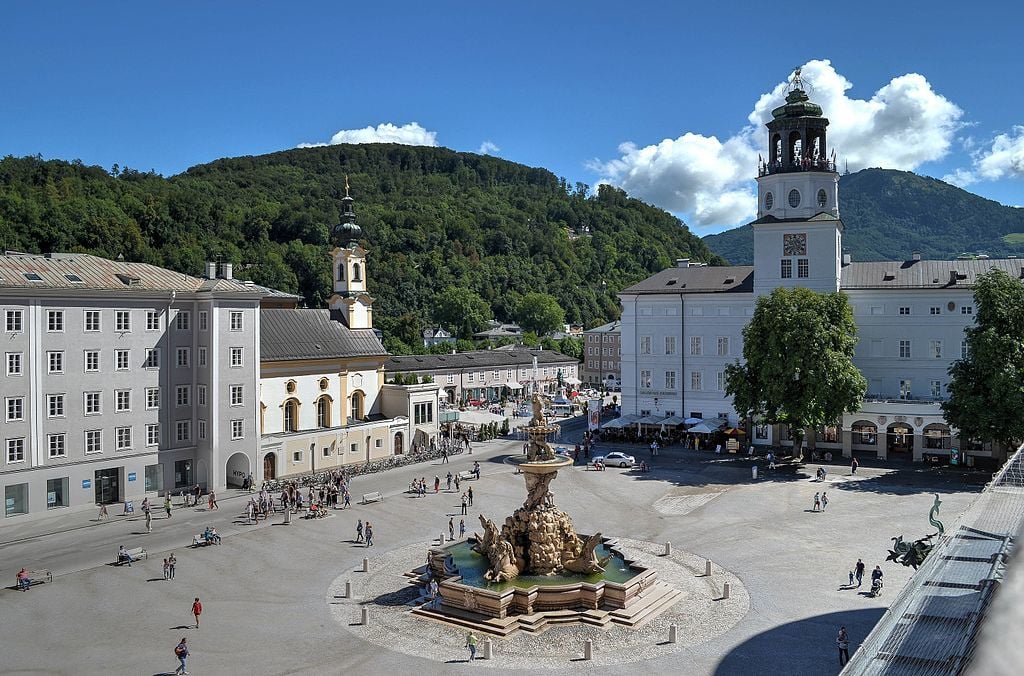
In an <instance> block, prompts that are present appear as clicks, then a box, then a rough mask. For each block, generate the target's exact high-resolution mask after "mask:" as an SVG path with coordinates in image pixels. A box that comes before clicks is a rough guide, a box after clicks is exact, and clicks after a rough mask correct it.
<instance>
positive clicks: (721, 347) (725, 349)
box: [718, 336, 729, 357]
mask: <svg viewBox="0 0 1024 676" xmlns="http://www.w3.org/2000/svg"><path fill="white" fill-rule="evenodd" d="M718 356H719V357H727V356H729V336H719V337H718Z"/></svg>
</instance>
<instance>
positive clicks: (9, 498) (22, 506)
mask: <svg viewBox="0 0 1024 676" xmlns="http://www.w3.org/2000/svg"><path fill="white" fill-rule="evenodd" d="M18 514H28V484H13V485H10V486H6V487H5V488H4V516H15V515H18Z"/></svg>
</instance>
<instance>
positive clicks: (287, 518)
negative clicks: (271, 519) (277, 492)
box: [284, 507, 292, 524]
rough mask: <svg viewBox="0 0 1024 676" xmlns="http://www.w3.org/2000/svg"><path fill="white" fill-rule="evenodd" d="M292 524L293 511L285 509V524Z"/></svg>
mask: <svg viewBox="0 0 1024 676" xmlns="http://www.w3.org/2000/svg"><path fill="white" fill-rule="evenodd" d="M291 522H292V510H290V509H288V508H287V507H285V509H284V523H285V524H289V523H291Z"/></svg>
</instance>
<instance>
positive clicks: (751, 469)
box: [750, 465, 757, 481]
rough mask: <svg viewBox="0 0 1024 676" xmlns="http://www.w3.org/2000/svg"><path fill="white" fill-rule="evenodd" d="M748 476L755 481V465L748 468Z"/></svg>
mask: <svg viewBox="0 0 1024 676" xmlns="http://www.w3.org/2000/svg"><path fill="white" fill-rule="evenodd" d="M750 478H752V479H753V480H754V481H757V465H754V466H753V467H751V468H750Z"/></svg>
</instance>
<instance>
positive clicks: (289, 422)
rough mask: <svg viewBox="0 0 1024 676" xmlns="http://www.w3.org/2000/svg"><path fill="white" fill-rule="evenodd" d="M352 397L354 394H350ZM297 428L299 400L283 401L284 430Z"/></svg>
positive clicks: (289, 430) (291, 430) (292, 430)
mask: <svg viewBox="0 0 1024 676" xmlns="http://www.w3.org/2000/svg"><path fill="white" fill-rule="evenodd" d="M352 396H353V397H354V396H355V395H352ZM298 428H299V402H297V401H295V400H294V399H289V400H288V401H286V402H284V431H285V432H294V431H295V430H297V429H298Z"/></svg>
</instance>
